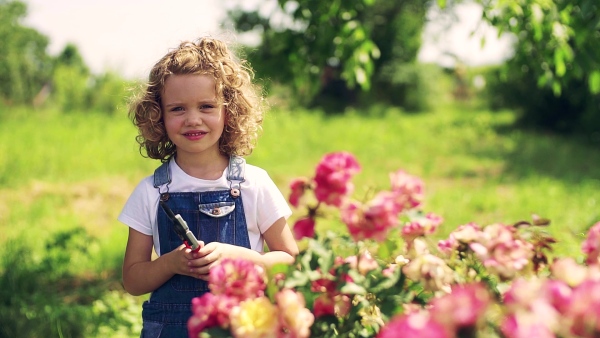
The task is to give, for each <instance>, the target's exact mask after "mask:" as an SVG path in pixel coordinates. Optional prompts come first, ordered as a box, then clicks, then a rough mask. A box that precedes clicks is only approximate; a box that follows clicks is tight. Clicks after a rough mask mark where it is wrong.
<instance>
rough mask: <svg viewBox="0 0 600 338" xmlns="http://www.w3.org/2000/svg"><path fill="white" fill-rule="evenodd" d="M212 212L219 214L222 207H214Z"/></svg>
mask: <svg viewBox="0 0 600 338" xmlns="http://www.w3.org/2000/svg"><path fill="white" fill-rule="evenodd" d="M211 213H212V214H213V215H218V214H220V213H221V209H219V208H214V209H212V211H211Z"/></svg>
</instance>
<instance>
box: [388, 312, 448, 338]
mask: <svg viewBox="0 0 600 338" xmlns="http://www.w3.org/2000/svg"><path fill="white" fill-rule="evenodd" d="M397 337H403V338H421V337H428V338H447V337H448V338H449V337H451V335H450V334H448V332H446V329H445V328H444V327H443V326H442V325H441V324H439V323H437V322H436V321H435V320H433V319H432V318H431V317H430V316H429V314H428V313H426V312H413V313H410V314H406V315H399V316H397V317H394V318H392V320H390V322H389V323H387V325H385V326H384V327H383V328H382V329H381V331H379V334H378V335H377V338H397Z"/></svg>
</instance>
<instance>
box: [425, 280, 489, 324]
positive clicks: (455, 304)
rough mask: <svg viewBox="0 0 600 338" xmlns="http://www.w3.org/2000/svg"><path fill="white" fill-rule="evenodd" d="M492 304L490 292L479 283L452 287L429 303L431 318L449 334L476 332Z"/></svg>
mask: <svg viewBox="0 0 600 338" xmlns="http://www.w3.org/2000/svg"><path fill="white" fill-rule="evenodd" d="M491 303H492V297H491V295H490V292H489V291H488V290H487V289H486V288H485V286H484V285H482V284H480V283H471V284H459V285H453V286H452V288H451V292H450V293H449V294H445V295H443V296H442V297H439V298H435V299H433V301H432V302H431V305H432V308H431V310H430V313H431V316H432V317H433V318H434V319H435V320H436V321H437V322H438V323H441V324H443V325H444V326H445V327H447V328H448V329H449V330H450V331H451V332H457V331H458V330H476V326H477V325H478V323H479V322H480V321H481V320H482V319H483V318H484V316H485V311H486V309H487V308H488V306H489V305H490V304H491Z"/></svg>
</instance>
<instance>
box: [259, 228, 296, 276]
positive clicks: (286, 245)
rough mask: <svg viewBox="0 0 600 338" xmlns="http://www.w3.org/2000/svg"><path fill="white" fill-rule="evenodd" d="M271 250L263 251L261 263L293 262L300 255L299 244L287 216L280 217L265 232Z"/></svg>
mask: <svg viewBox="0 0 600 338" xmlns="http://www.w3.org/2000/svg"><path fill="white" fill-rule="evenodd" d="M263 238H264V239H265V243H267V246H268V247H269V252H264V253H261V254H260V255H261V258H262V259H261V262H259V263H261V264H263V265H265V266H271V265H273V264H276V263H287V264H292V263H294V260H295V258H296V256H297V255H298V244H296V240H295V239H294V235H293V234H292V231H291V230H290V227H289V226H288V224H287V221H286V220H285V218H283V217H282V218H280V219H278V220H277V221H276V222H275V223H274V224H273V225H271V227H270V228H269V229H268V230H267V231H265V232H264V233H263Z"/></svg>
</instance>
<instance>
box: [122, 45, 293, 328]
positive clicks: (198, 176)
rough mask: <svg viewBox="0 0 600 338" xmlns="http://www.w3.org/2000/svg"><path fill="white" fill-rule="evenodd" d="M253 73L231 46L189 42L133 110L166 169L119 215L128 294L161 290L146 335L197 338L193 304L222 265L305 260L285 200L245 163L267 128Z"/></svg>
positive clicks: (167, 60) (146, 146) (150, 150)
mask: <svg viewBox="0 0 600 338" xmlns="http://www.w3.org/2000/svg"><path fill="white" fill-rule="evenodd" d="M252 75H253V72H252V70H251V69H250V68H249V67H247V66H246V65H245V64H244V63H243V62H240V61H237V60H236V59H235V58H234V56H233V55H232V53H231V52H230V50H229V49H228V48H227V46H226V44H225V43H224V42H222V41H219V40H216V39H212V38H202V39H200V40H197V41H194V42H184V43H182V44H181V45H180V46H179V47H178V48H176V49H175V50H172V51H170V52H169V53H167V54H166V55H165V56H164V57H163V58H162V59H161V60H160V61H158V63H156V65H154V67H153V68H152V70H151V72H150V77H149V81H148V83H147V86H146V88H145V89H146V90H145V91H144V92H143V93H142V95H141V96H140V97H138V98H136V99H134V101H133V103H132V107H131V110H130V117H131V119H132V121H133V123H134V124H135V125H136V126H137V128H138V130H139V135H138V136H137V141H138V143H139V144H140V152H142V150H144V151H145V153H146V154H147V157H150V158H152V159H158V160H161V162H162V165H161V166H160V167H158V168H157V169H156V171H155V172H154V174H153V175H150V176H148V177H146V178H145V179H143V180H142V181H141V182H140V183H139V185H138V186H137V187H136V188H135V190H134V191H133V193H132V194H131V196H130V197H129V199H128V201H127V203H126V204H125V206H124V208H123V211H122V212H121V214H120V215H119V217H118V219H119V221H121V222H123V223H125V224H126V225H128V226H129V238H128V241H127V248H126V250H125V258H124V262H123V285H124V287H125V290H126V291H127V292H129V293H130V294H132V295H142V294H146V293H149V292H152V294H151V295H150V298H149V300H148V301H146V302H144V304H143V310H142V317H143V329H142V335H141V336H142V337H187V328H186V325H187V320H188V318H189V317H190V316H191V300H192V298H193V297H197V296H200V295H201V294H203V293H205V292H208V291H209V290H208V287H207V282H206V281H207V279H208V272H209V270H210V268H211V267H212V266H214V265H216V264H218V263H219V261H220V260H221V259H223V258H226V257H244V258H246V259H249V260H252V261H254V262H256V263H259V264H263V265H265V266H270V265H272V264H275V263H293V261H294V256H295V255H296V254H297V253H298V247H297V245H296V242H295V241H294V238H293V236H292V234H291V231H290V228H289V227H288V225H287V221H286V219H287V218H288V217H289V216H290V214H291V210H290V208H289V206H288V205H287V202H286V200H285V198H284V197H283V196H282V194H281V192H280V191H279V190H278V189H277V187H276V186H275V184H274V183H273V181H272V180H271V179H270V177H269V175H268V174H267V173H266V172H265V171H264V170H262V169H260V168H258V167H255V166H252V165H247V164H245V160H244V159H243V158H242V157H240V156H244V155H248V154H250V153H251V151H252V149H253V147H254V141H255V140H256V137H257V135H258V132H259V130H260V125H261V123H262V109H261V106H260V102H261V98H260V95H258V91H257V90H256V88H255V87H254V86H253V85H252V83H251V78H252ZM159 200H161V201H162V202H164V203H165V204H167V206H168V207H170V209H172V211H173V213H175V214H180V215H181V216H182V218H183V219H184V220H185V221H186V222H187V225H188V226H189V228H190V230H191V231H192V232H193V233H194V235H195V236H196V237H197V238H198V240H199V241H200V249H199V250H198V251H197V252H196V251H192V250H191V249H190V248H187V247H186V245H183V244H182V241H181V239H180V238H179V237H178V236H177V233H176V232H175V230H174V226H173V222H172V221H171V219H170V218H169V217H168V216H167V214H166V213H165V210H163V208H162V207H159ZM263 242H266V243H267V246H268V248H269V251H268V252H263ZM153 248H154V251H155V252H156V255H157V256H158V257H157V258H156V259H154V260H153V259H152V258H151V256H152V249H153Z"/></svg>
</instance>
